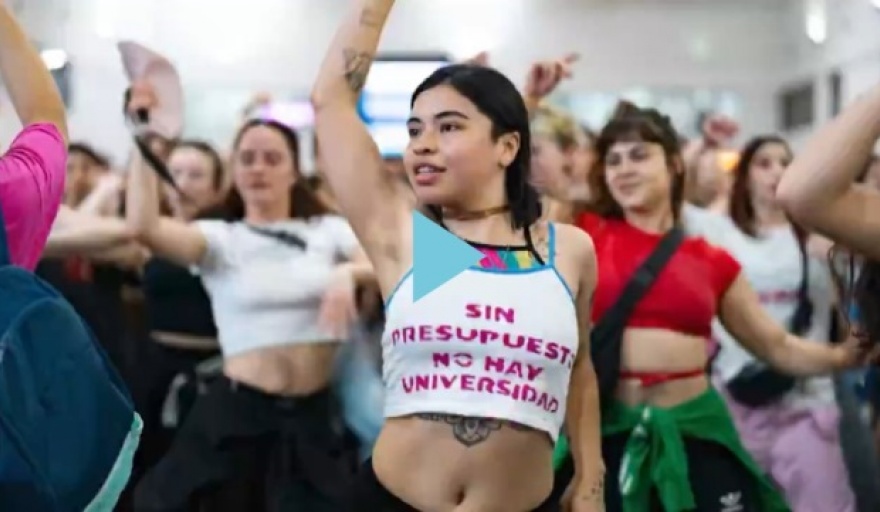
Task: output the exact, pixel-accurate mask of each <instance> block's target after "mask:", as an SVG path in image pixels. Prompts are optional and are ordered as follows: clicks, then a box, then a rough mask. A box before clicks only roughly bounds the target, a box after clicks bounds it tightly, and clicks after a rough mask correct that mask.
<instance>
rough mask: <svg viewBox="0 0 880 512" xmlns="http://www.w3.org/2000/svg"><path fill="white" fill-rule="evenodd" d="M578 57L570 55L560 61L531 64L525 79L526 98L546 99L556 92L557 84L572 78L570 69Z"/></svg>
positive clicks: (573, 54) (574, 54)
mask: <svg viewBox="0 0 880 512" xmlns="http://www.w3.org/2000/svg"><path fill="white" fill-rule="evenodd" d="M579 58H580V56H579V55H578V54H576V53H570V54H568V55H566V56H564V57H563V58H561V59H557V60H549V61H541V62H536V63H534V64H532V67H531V68H529V73H528V76H527V78H526V90H525V94H526V96H528V97H530V98H535V99H543V98H546V97H547V96H548V95H550V93H552V92H553V91H554V90H556V87H557V86H559V83H560V82H562V81H563V80H566V79H569V78H571V76H572V67H573V66H574V63H575V62H577V61H578V59H579Z"/></svg>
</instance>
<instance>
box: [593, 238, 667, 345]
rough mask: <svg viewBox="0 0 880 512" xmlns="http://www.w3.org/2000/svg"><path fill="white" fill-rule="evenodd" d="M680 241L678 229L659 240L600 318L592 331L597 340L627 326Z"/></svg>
mask: <svg viewBox="0 0 880 512" xmlns="http://www.w3.org/2000/svg"><path fill="white" fill-rule="evenodd" d="M683 241H684V230H682V229H681V228H680V227H675V228H672V230H671V231H669V232H668V233H666V234H665V235H664V236H663V238H662V239H660V242H658V243H657V246H656V247H655V248H654V250H653V251H652V252H651V254H650V255H649V256H648V257H647V258H646V259H645V261H644V262H642V264H641V265H640V266H639V268H637V269H636V271H635V272H634V273H633V276H632V277H631V278H630V280H629V282H628V283H627V284H626V287H625V288H624V289H623V291H622V292H621V293H620V296H619V297H618V298H617V301H615V302H614V304H613V305H612V306H611V308H609V309H608V311H606V312H605V314H604V315H602V318H601V319H599V322H598V323H597V324H596V326H595V327H594V328H593V335H594V336H595V338H596V339H603V338H604V336H603V334H608V333H613V332H614V331H616V330H617V329H621V328H622V327H623V326H625V325H626V321H627V320H628V319H629V317H630V315H632V312H633V310H634V309H635V307H636V304H638V302H639V301H640V300H641V299H642V297H644V296H645V294H646V293H647V292H648V290H649V289H650V288H651V285H653V284H654V281H655V280H656V279H657V276H658V275H659V274H660V271H662V270H663V267H665V266H666V263H668V262H669V260H670V259H671V258H672V256H673V255H674V254H675V251H676V250H678V247H679V246H680V245H681V243H682V242H683Z"/></svg>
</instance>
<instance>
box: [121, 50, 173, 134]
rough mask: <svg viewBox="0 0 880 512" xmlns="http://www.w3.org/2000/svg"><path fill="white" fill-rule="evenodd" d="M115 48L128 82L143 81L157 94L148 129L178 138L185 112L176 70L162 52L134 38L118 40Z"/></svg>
mask: <svg viewBox="0 0 880 512" xmlns="http://www.w3.org/2000/svg"><path fill="white" fill-rule="evenodd" d="M117 48H118V49H119V55H120V56H121V57H122V66H123V67H124V68H125V74H126V76H127V77H128V80H129V82H135V81H139V80H145V81H146V82H148V83H149V84H150V85H151V86H152V87H153V91H154V93H155V94H156V101H157V103H158V106H157V107H156V109H155V110H154V111H153V112H150V124H149V128H150V130H151V131H153V132H155V133H158V134H159V135H162V136H163V137H165V138H168V139H174V138H177V137H179V136H180V134H181V133H182V132H183V117H184V115H183V87H182V86H181V84H180V76H179V75H178V74H177V69H176V68H175V67H174V65H173V64H171V62H170V61H169V60H168V59H166V58H165V57H163V56H162V55H159V54H158V53H156V52H154V51H153V50H150V49H149V48H146V47H144V46H142V45H140V44H138V43H135V42H133V41H120V42H119V43H118V44H117Z"/></svg>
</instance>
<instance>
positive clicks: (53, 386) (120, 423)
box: [0, 211, 143, 512]
mask: <svg viewBox="0 0 880 512" xmlns="http://www.w3.org/2000/svg"><path fill="white" fill-rule="evenodd" d="M142 425H143V423H142V421H141V419H140V417H139V416H138V415H137V414H136V413H135V411H134V406H133V404H132V400H131V397H130V396H129V394H128V391H127V390H126V388H125V385H124V384H123V382H122V380H121V378H120V377H119V375H118V373H117V372H116V370H115V369H114V368H113V366H112V365H111V364H110V362H109V359H108V358H107V355H106V354H105V353H104V351H103V349H102V348H101V347H100V346H99V345H98V343H97V342H96V340H95V337H94V336H93V334H92V332H91V330H90V329H89V327H88V326H87V325H86V324H85V322H84V321H83V320H82V319H81V318H80V317H79V315H78V314H77V313H76V312H75V311H74V310H73V308H72V307H71V305H70V304H68V302H67V301H66V300H64V298H63V297H62V296H61V295H60V294H59V293H58V292H57V291H55V290H54V289H53V288H52V287H51V286H49V285H48V284H46V283H45V282H44V281H42V280H41V279H40V278H39V277H37V276H36V275H34V274H33V273H32V272H29V271H27V270H25V269H22V268H19V267H16V266H13V265H12V263H11V260H10V255H9V247H8V244H7V240H6V229H5V223H4V222H3V216H2V211H0V510H4V511H7V510H8V511H10V512H18V511H22V512H24V511H27V512H83V511H86V512H109V511H111V510H113V508H114V507H115V505H116V502H117V500H118V499H119V495H120V494H121V492H122V490H123V488H124V487H125V485H126V483H127V481H128V478H129V476H130V474H131V466H132V459H133V458H134V452H135V450H136V448H137V444H138V440H139V438H140V431H141V428H142Z"/></svg>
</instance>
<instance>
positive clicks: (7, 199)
mask: <svg viewBox="0 0 880 512" xmlns="http://www.w3.org/2000/svg"><path fill="white" fill-rule="evenodd" d="M66 166H67V146H66V145H65V143H64V139H63V138H62V137H61V133H59V132H58V129H57V128H56V127H55V126H54V125H52V124H46V123H38V124H32V125H30V126H27V127H26V128H25V129H24V130H22V131H21V132H20V133H19V134H18V136H17V137H16V138H15V140H14V141H13V142H12V145H11V146H10V147H9V150H8V151H7V152H6V154H4V155H3V156H2V157H0V207H2V208H3V220H4V222H5V228H6V238H7V241H8V244H9V252H10V255H11V257H12V263H13V264H14V265H18V266H21V267H25V268H27V269H30V270H33V268H34V267H35V266H36V264H37V261H38V260H39V259H40V254H42V252H43V248H44V247H45V246H46V239H47V238H48V237H49V230H50V229H51V228H52V223H53V222H54V221H55V215H56V214H57V213H58V207H59V206H60V204H61V197H62V195H63V193H64V177H65V174H66Z"/></svg>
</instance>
